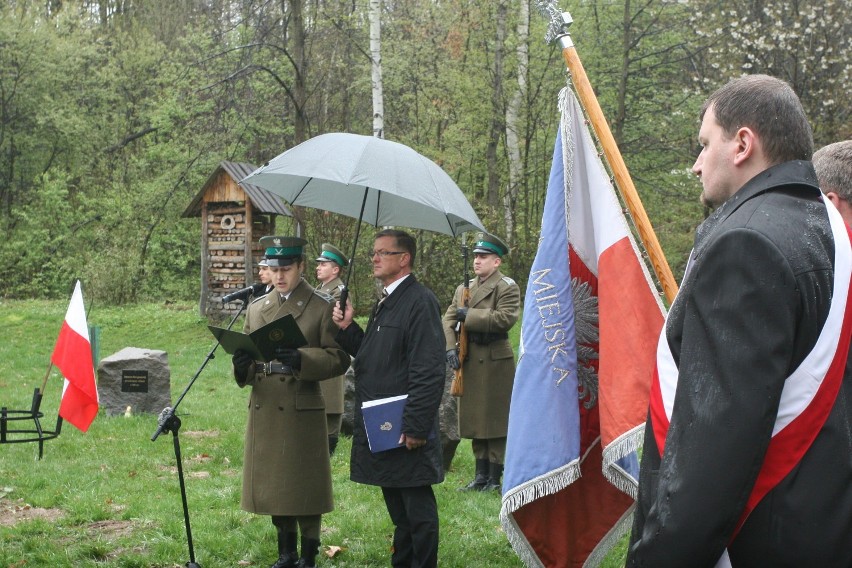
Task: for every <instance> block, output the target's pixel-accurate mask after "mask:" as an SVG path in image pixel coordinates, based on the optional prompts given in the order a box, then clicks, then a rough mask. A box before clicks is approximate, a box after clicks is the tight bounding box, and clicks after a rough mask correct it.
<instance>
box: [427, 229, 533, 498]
mask: <svg viewBox="0 0 852 568" xmlns="http://www.w3.org/2000/svg"><path fill="white" fill-rule="evenodd" d="M508 252H509V247H508V246H506V244H505V243H504V242H503V241H502V240H500V239H499V238H498V237H496V236H494V235H490V234H488V233H479V234H477V235H476V240H475V242H474V245H473V255H474V260H473V272H474V273H475V274H476V278H474V279H472V280H471V281H470V282H469V286H470V299H469V302H468V306H467V307H465V306H464V305H463V302H462V293H463V290H464V286H459V287H458V288H457V289H456V292H455V294H454V296H453V303H452V304H450V307H449V308H447V311H446V313H445V314H444V317H443V326H444V336H445V338H446V343H447V362H448V363H449V364H450V366H451V367H452V368H453V369H458V368H459V366H461V365H463V366H464V367H463V375H462V377H463V379H464V380H463V385H464V394H463V396H461V397H460V398H459V435H460V436H461V437H462V438H470V439H471V440H472V443H471V445H472V448H473V455H474V458H475V460H476V474H475V476H474V479H473V481H471V482H470V483H469V484H468V485H467V486H466V487H464V488H463V489H464V490H476V491H490V490H499V489H500V484H501V479H500V478H501V477H502V475H503V461H504V457H505V455H506V434H507V432H508V428H509V402H510V401H511V398H512V385H513V384H514V380H515V354H514V351H513V350H512V345H511V343H510V342H509V330H510V329H511V328H512V326H513V325H515V322H517V321H518V318H519V317H520V313H521V291H520V289H519V287H518V285H517V284H516V283H515V281H514V280H512V279H511V278H509V277H508V276H504V275H503V274H502V273H501V272H500V264H501V263H502V259H503V256H505V255H506V254H508ZM462 322H464V326H465V329H466V330H467V338H468V347H467V357H466V358H465V360H464V361H459V358H458V352H457V350H456V342H457V338H458V331H459V324H461V323H462Z"/></svg>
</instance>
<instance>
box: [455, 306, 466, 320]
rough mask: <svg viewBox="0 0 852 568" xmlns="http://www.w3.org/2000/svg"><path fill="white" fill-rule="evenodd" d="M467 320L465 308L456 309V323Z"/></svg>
mask: <svg viewBox="0 0 852 568" xmlns="http://www.w3.org/2000/svg"><path fill="white" fill-rule="evenodd" d="M466 319H467V308H456V321H460V322H462V321H464V320H466Z"/></svg>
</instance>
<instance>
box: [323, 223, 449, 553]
mask: <svg viewBox="0 0 852 568" xmlns="http://www.w3.org/2000/svg"><path fill="white" fill-rule="evenodd" d="M373 247H374V248H373V251H372V252H371V254H370V258H371V260H372V262H373V276H375V277H376V278H377V279H378V280H379V281H380V282H381V283H382V286H383V298H382V300H380V301H379V302H377V303H376V306H375V307H374V309H373V313H372V315H371V316H370V321H369V322H368V323H367V327H366V329H365V330H362V329H361V327H360V326H359V325H358V324H357V323H355V322H353V321H352V316H353V309H352V305H351V304H349V303H348V302H347V305H346V306H345V314H344V312H341V310H340V307H339V305H338V306H337V307H335V310H334V320H335V322H336V323H337V324H338V326H339V327H340V328H341V330H340V332H339V333H338V334H337V341H338V343H340V345H341V346H342V347H343V348H344V349H345V350H346V351H347V352H348V353H349V354H350V355H353V356H354V357H355V359H354V361H353V363H352V365H353V368H354V370H355V402H356V404H355V418H354V422H355V425H354V433H353V436H352V455H351V460H350V477H351V479H352V481H355V482H358V483H364V484H367V485H378V486H379V487H381V488H382V495H383V497H384V499H385V505H386V506H387V509H388V513H389V514H390V517H391V520H392V521H393V524H394V526H395V527H396V528H395V530H394V535H393V555H392V557H391V563H392V565H393V566H400V567H402V566H405V567H406V568H408V567H410V568H427V567H429V568H432V567H435V566H437V565H438V505H437V503H436V501H435V494H434V492H433V491H432V485H433V484H435V483H440V482H441V481H443V480H444V470H443V460H442V454H441V442H440V439H439V437H438V436H436V435H432V434H434V433H435V432H437V431H438V406H439V405H440V403H441V396H442V395H443V392H444V377H445V369H446V367H445V363H444V333H443V331H442V329H441V312H440V307H439V306H438V300H437V298H435V294H433V293H432V291H431V290H429V289H428V288H426V287H425V286H423V285H422V284H420V283H419V282H417V279H416V278H415V277H414V275H413V274H412V273H411V269H412V266H413V265H414V258H415V255H416V250H417V248H416V243H415V241H414V239H413V238H412V237H411V236H410V235H409V234H407V233H404V232H402V231H395V230H391V229H387V230H384V231H381V232H380V233H378V234H377V235H376V240H375V241H374V243H373ZM406 394H407V395H408V399H407V402H406V406H405V410H404V414H403V417H402V436H401V437H400V440H399V441H400V443H401V444H402V446H401V447H399V448H396V449H392V450H388V451H384V452H377V453H372V452H371V451H370V448H369V445H368V442H367V436H366V433H365V431H364V421H363V419H362V418H361V405H362V404H363V403H364V402H367V401H371V400H376V399H380V398H385V397H390V396H397V395H406Z"/></svg>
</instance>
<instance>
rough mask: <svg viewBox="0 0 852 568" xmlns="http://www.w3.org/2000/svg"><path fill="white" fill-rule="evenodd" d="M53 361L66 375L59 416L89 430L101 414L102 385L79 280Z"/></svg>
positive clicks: (52, 357)
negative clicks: (99, 405)
mask: <svg viewBox="0 0 852 568" xmlns="http://www.w3.org/2000/svg"><path fill="white" fill-rule="evenodd" d="M50 362H51V363H53V364H54V365H56V367H57V368H58V369H59V371H60V372H61V373H62V375H63V376H64V377H65V386H64V387H63V389H62V402H61V403H60V404H59V416H61V417H62V418H64V419H65V420H67V421H68V422H70V423H71V424H73V425H74V426H76V427H77V428H78V429H79V430H82V431H83V432H85V431H86V430H88V429H89V425H90V424H91V423H92V420H94V419H95V416H96V415H97V414H98V387H97V385H96V384H95V368H94V362H93V360H92V344H91V342H90V340H89V326H88V324H87V323H86V309H85V307H84V306H83V292H82V291H81V289H80V281H79V280H78V281H77V284H76V286H74V294H72V296H71V304H70V305H69V306H68V312H67V313H66V314H65V321H64V322H63V324H62V329H61V330H60V332H59V337H58V338H57V340H56V347H54V348H53V356H51V358H50Z"/></svg>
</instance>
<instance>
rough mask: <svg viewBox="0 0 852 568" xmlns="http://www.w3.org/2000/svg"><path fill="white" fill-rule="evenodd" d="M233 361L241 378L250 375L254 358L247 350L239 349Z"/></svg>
mask: <svg viewBox="0 0 852 568" xmlns="http://www.w3.org/2000/svg"><path fill="white" fill-rule="evenodd" d="M231 361H233V363H234V372H235V373H236V374H237V375H239V376H241V377H245V376H246V375H247V374H248V370H249V367H250V366H251V364H252V363H254V357H252V356H251V353H249V352H248V351H246V350H245V349H237V350H236V351H234V356H233V358H232V359H231Z"/></svg>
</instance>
